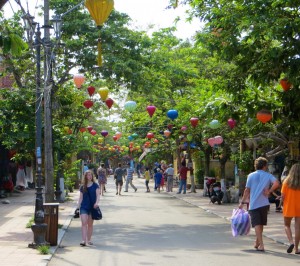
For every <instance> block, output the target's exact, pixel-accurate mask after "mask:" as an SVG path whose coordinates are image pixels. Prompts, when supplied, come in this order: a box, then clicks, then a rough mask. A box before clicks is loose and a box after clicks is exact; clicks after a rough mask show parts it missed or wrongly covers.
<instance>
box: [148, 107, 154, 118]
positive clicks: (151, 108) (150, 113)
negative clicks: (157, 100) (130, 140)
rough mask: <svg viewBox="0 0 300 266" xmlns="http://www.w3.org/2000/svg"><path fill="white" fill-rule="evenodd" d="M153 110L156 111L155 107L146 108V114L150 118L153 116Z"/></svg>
mask: <svg viewBox="0 0 300 266" xmlns="http://www.w3.org/2000/svg"><path fill="white" fill-rule="evenodd" d="M155 110H156V107H155V106H154V105H149V106H147V112H148V114H149V116H150V117H152V116H153V114H154V113H155Z"/></svg>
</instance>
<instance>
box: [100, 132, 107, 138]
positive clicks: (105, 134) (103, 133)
mask: <svg viewBox="0 0 300 266" xmlns="http://www.w3.org/2000/svg"><path fill="white" fill-rule="evenodd" d="M101 135H102V136H103V137H104V138H105V137H107V136H108V132H107V131H106V130H102V131H101Z"/></svg>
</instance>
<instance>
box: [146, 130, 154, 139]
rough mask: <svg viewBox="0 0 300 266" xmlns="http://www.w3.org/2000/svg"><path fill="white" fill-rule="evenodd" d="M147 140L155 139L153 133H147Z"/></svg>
mask: <svg viewBox="0 0 300 266" xmlns="http://www.w3.org/2000/svg"><path fill="white" fill-rule="evenodd" d="M146 138H147V139H152V138H154V134H153V133H152V132H149V133H147V136H146Z"/></svg>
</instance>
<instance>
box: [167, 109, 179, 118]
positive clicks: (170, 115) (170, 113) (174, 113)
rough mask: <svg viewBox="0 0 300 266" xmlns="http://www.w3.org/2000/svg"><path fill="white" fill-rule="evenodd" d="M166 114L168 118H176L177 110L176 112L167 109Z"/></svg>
mask: <svg viewBox="0 0 300 266" xmlns="http://www.w3.org/2000/svg"><path fill="white" fill-rule="evenodd" d="M167 116H168V117H169V118H170V119H172V120H174V119H176V118H177V117H178V112H177V111H176V110H169V111H168V112H167Z"/></svg>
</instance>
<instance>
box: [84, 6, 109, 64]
mask: <svg viewBox="0 0 300 266" xmlns="http://www.w3.org/2000/svg"><path fill="white" fill-rule="evenodd" d="M84 4H85V6H86V8H87V9H88V11H89V12H90V15H91V16H92V18H93V19H94V21H95V22H96V25H97V28H99V29H101V28H102V26H103V24H104V22H105V21H106V20H107V18H108V16H109V15H110V13H111V11H112V10H113V8H114V1H113V0H85V3H84ZM97 47H98V59H97V63H98V66H102V49H101V36H100V32H99V38H98V45H97Z"/></svg>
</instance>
